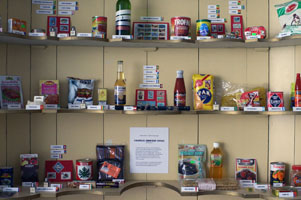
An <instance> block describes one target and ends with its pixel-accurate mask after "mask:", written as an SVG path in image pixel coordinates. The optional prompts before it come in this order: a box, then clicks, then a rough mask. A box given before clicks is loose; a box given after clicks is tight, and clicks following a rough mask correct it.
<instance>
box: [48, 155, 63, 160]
mask: <svg viewBox="0 0 301 200" xmlns="http://www.w3.org/2000/svg"><path fill="white" fill-rule="evenodd" d="M50 158H51V159H62V158H63V155H62V154H51V155H50Z"/></svg>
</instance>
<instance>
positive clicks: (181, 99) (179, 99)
mask: <svg viewBox="0 0 301 200" xmlns="http://www.w3.org/2000/svg"><path fill="white" fill-rule="evenodd" d="M183 73H184V72H183V70H178V71H177V79H176V84H175V89H174V106H186V89H185V83H184V77H183Z"/></svg>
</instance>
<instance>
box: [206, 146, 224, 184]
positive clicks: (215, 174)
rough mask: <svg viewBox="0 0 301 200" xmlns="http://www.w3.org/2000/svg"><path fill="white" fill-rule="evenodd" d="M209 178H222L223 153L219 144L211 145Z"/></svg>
mask: <svg viewBox="0 0 301 200" xmlns="http://www.w3.org/2000/svg"><path fill="white" fill-rule="evenodd" d="M209 176H210V178H214V179H219V178H222V176H223V153H222V151H221V149H220V146H219V143H217V142H215V143H213V150H212V151H211V154H210V170H209Z"/></svg>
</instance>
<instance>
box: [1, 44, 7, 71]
mask: <svg viewBox="0 0 301 200" xmlns="http://www.w3.org/2000/svg"><path fill="white" fill-rule="evenodd" d="M6 48H7V45H5V44H1V45H0V74H1V75H5V74H6Z"/></svg>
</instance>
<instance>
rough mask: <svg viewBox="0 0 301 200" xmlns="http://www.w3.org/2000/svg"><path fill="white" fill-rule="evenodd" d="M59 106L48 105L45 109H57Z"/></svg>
mask: <svg viewBox="0 0 301 200" xmlns="http://www.w3.org/2000/svg"><path fill="white" fill-rule="evenodd" d="M57 108H58V106H57V104H46V105H45V109H57Z"/></svg>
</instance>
